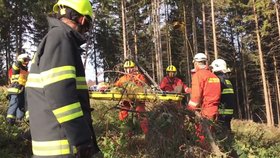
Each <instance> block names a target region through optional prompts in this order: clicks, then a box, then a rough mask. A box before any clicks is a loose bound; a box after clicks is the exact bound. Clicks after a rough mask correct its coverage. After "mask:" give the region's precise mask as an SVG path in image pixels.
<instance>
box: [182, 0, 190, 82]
mask: <svg viewBox="0 0 280 158" xmlns="http://www.w3.org/2000/svg"><path fill="white" fill-rule="evenodd" d="M186 1H187V0H186ZM186 1H185V4H184V6H183V12H184V13H183V14H184V48H185V52H186V60H187V76H186V80H187V81H186V82H187V85H190V84H191V70H190V50H189V45H188V43H189V39H188V28H187V12H186V5H187V2H186Z"/></svg>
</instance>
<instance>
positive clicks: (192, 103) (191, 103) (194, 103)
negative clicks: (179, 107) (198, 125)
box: [189, 100, 199, 106]
mask: <svg viewBox="0 0 280 158" xmlns="http://www.w3.org/2000/svg"><path fill="white" fill-rule="evenodd" d="M198 104H199V103H197V102H193V101H191V100H190V101H189V105H191V106H197V105H198Z"/></svg>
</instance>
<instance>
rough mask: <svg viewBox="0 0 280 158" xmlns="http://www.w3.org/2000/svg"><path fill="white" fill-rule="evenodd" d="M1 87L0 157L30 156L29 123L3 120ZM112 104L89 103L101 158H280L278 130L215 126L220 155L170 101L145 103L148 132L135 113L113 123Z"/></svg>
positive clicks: (190, 118) (246, 123)
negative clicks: (13, 124)
mask: <svg viewBox="0 0 280 158" xmlns="http://www.w3.org/2000/svg"><path fill="white" fill-rule="evenodd" d="M5 95H6V89H5V88H1V87H0V157H4V158H29V157H31V155H32V151H31V142H30V141H29V140H26V139H24V138H23V133H24V132H25V131H27V130H28V128H29V127H28V122H26V121H22V122H20V123H18V124H16V125H15V126H9V125H7V124H6V122H5V115H6V110H7V104H8V102H7V100H6V97H5ZM117 104H118V103H117V102H114V101H96V100H91V106H92V108H94V111H93V112H92V116H93V118H94V128H95V131H96V136H97V139H98V144H99V146H100V148H101V150H102V152H103V155H104V157H105V158H159V157H160V158H197V157H201V158H204V157H241V158H247V157H252V158H253V157H256V158H259V157H261V158H262V157H263V158H267V157H274V158H276V157H280V154H279V153H280V129H279V128H276V127H268V126H266V125H265V124H259V123H254V122H252V121H243V120H237V119H236V120H232V131H231V132H225V131H224V130H223V129H222V128H221V127H220V126H218V125H214V126H215V134H214V135H213V137H214V141H215V142H214V143H215V144H216V145H217V146H218V150H219V151H221V154H222V155H223V156H218V155H217V154H215V153H214V152H212V151H211V148H210V147H211V146H210V145H209V143H207V142H209V139H208V137H207V138H206V143H205V144H201V143H199V142H198V141H197V140H198V138H197V136H196V134H195V128H194V125H195V124H196V123H198V122H199V121H200V120H199V119H198V118H197V117H196V116H195V115H194V114H192V113H190V112H187V111H186V110H183V109H178V108H176V106H175V105H176V104H175V103H171V102H165V103H149V105H148V106H147V107H148V109H149V110H148V112H147V113H145V115H146V116H147V117H148V119H149V133H148V134H147V135H144V134H143V133H142V132H141V129H140V126H139V122H138V120H137V119H136V117H135V114H133V113H130V115H129V119H128V120H127V121H126V122H121V121H119V120H118V112H119V110H118V109H116V108H114V107H115V106H116V105H117Z"/></svg>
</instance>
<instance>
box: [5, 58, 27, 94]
mask: <svg viewBox="0 0 280 158" xmlns="http://www.w3.org/2000/svg"><path fill="white" fill-rule="evenodd" d="M27 77H28V71H27V67H25V66H22V65H20V64H19V62H16V63H14V64H13V66H12V75H11V78H10V81H11V85H10V87H9V88H8V93H9V94H19V93H21V92H22V91H23V90H24V86H25V84H26V81H27Z"/></svg>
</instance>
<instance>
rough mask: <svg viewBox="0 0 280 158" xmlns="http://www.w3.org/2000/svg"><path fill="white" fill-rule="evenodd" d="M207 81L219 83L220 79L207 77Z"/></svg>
mask: <svg viewBox="0 0 280 158" xmlns="http://www.w3.org/2000/svg"><path fill="white" fill-rule="evenodd" d="M208 82H209V83H219V82H220V79H219V78H208Z"/></svg>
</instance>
